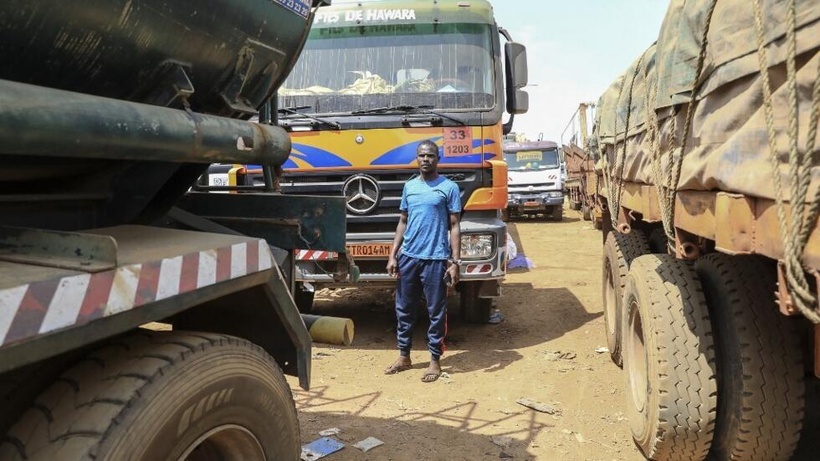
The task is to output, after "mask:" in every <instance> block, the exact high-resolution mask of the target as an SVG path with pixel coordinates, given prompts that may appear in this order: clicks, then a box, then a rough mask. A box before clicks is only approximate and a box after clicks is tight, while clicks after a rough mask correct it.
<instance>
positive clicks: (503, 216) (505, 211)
mask: <svg viewBox="0 0 820 461" xmlns="http://www.w3.org/2000/svg"><path fill="white" fill-rule="evenodd" d="M501 220H502V221H504V222H507V221H509V220H510V211H509V210H508V209H506V208H504V209H503V210H501Z"/></svg>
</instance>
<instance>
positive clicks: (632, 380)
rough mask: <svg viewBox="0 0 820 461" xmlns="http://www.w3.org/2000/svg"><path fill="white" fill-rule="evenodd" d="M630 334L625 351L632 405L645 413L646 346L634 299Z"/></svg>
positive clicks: (639, 315)
mask: <svg viewBox="0 0 820 461" xmlns="http://www.w3.org/2000/svg"><path fill="white" fill-rule="evenodd" d="M628 312H631V314H630V318H629V336H628V337H627V341H628V343H627V348H626V351H624V353H625V354H627V355H628V359H627V360H626V366H627V376H628V379H629V386H628V387H629V390H628V392H629V394H630V395H631V397H632V398H631V399H630V400H631V402H632V405H634V406H635V409H636V410H638V413H643V412H644V408H645V407H646V397H647V394H648V393H649V380H648V379H647V365H646V348H645V345H644V338H643V322H642V321H641V314H640V311H639V310H638V306H637V304H636V303H635V302H634V300H633V301H632V303H631V304H630V308H629V311H628Z"/></svg>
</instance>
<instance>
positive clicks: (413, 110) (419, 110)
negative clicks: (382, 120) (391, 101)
mask: <svg viewBox="0 0 820 461" xmlns="http://www.w3.org/2000/svg"><path fill="white" fill-rule="evenodd" d="M432 107H433V106H410V105H399V106H385V107H374V108H372V109H362V110H354V111H353V112H351V115H365V114H384V113H386V112H401V113H405V114H430V115H435V116H438V117H441V118H446V119H447V120H450V121H453V122H456V123H458V124H459V125H466V124H465V123H464V122H463V121H461V120H459V119H457V118H455V117H451V116H449V115H446V114H442V113H440V112H436V111H433V110H430V109H432Z"/></svg>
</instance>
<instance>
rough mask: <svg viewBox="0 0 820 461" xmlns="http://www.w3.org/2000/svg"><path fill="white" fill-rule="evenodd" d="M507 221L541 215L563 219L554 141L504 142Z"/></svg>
mask: <svg viewBox="0 0 820 461" xmlns="http://www.w3.org/2000/svg"><path fill="white" fill-rule="evenodd" d="M503 148H504V160H505V161H506V162H507V171H508V173H507V178H508V179H507V194H508V195H507V209H506V210H505V215H506V217H507V218H510V219H511V218H516V217H521V216H534V215H539V214H541V215H544V216H548V217H550V218H552V219H554V220H556V221H561V220H562V219H564V169H563V162H562V160H561V154H560V151H559V149H558V144H556V143H555V142H553V141H522V142H505V143H504V145H503Z"/></svg>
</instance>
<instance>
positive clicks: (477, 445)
mask: <svg viewBox="0 0 820 461" xmlns="http://www.w3.org/2000/svg"><path fill="white" fill-rule="evenodd" d="M326 391H327V387H317V388H314V389H311V390H310V391H302V390H299V389H297V390H295V392H294V399H295V400H296V404H297V408H299V423H300V427H301V432H302V443H303V444H304V443H310V442H312V441H314V440H316V439H318V438H320V437H321V436H320V435H319V431H322V430H325V429H328V428H334V427H335V428H338V429H339V430H340V432H339V434H338V435H337V436H333V437H332V438H335V439H336V440H339V441H341V442H342V443H344V444H345V445H346V447H345V448H343V449H342V450H341V451H339V452H336V453H334V454H333V455H331V456H328V457H327V459H333V460H334V461H350V460H364V459H372V460H382V459H385V460H386V459H390V460H393V461H404V460H407V461H417V460H425V461H460V460H464V461H466V460H479V459H499V458H502V459H503V458H509V459H516V460H534V459H535V455H533V454H532V453H531V452H530V451H529V447H530V445H531V443H532V442H533V440H535V438H536V437H537V436H538V434H539V433H540V432H541V431H543V430H545V429H546V428H549V427H551V426H549V425H546V424H543V423H539V422H537V421H536V420H535V418H536V417H535V415H534V414H531V415H530V417H529V419H528V421H527V423H526V424H522V423H521V422H522V421H523V420H522V417H521V415H520V414H510V415H505V414H498V416H497V417H493V418H491V419H487V418H481V417H478V416H476V413H477V411H476V410H477V408H478V406H479V405H480V403H478V402H473V401H470V402H463V403H457V404H453V405H452V406H450V407H448V408H444V409H441V410H437V411H435V412H426V411H420V410H419V409H417V408H412V407H408V406H407V405H406V404H405V402H404V401H386V400H385V399H384V397H383V396H382V394H381V392H371V393H365V394H361V395H358V396H355V397H351V398H346V399H344V401H338V400H336V399H332V398H329V397H327V396H326V394H325V393H326ZM350 401H356V403H357V404H358V405H359V406H360V408H362V410H360V411H356V412H339V411H333V410H331V409H330V407H333V406H334V405H337V404H344V403H348V402H350ZM377 402H378V403H379V404H380V405H390V406H394V407H395V411H396V412H398V413H399V416H395V417H390V418H374V417H370V416H365V415H364V413H365V412H366V411H367V409H368V407H370V406H371V405H373V404H375V403H377ZM513 418H515V419H516V421H519V423H518V424H517V426H516V429H514V430H508V431H499V430H498V429H495V426H498V425H499V424H500V423H503V422H504V421H506V420H510V419H513ZM367 437H375V438H377V439H379V440H381V441H382V442H384V445H382V446H379V447H377V448H374V449H372V450H371V451H368V452H367V453H366V454H365V453H363V452H362V451H360V450H359V449H357V448H355V447H353V446H352V445H353V444H355V443H356V442H358V441H361V440H364V439H366V438H367ZM493 437H496V439H495V440H496V442H501V445H498V444H496V443H494V442H493ZM499 437H500V438H499ZM505 443H506V444H507V446H506V447H505V446H502V445H504V444H505Z"/></svg>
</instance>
